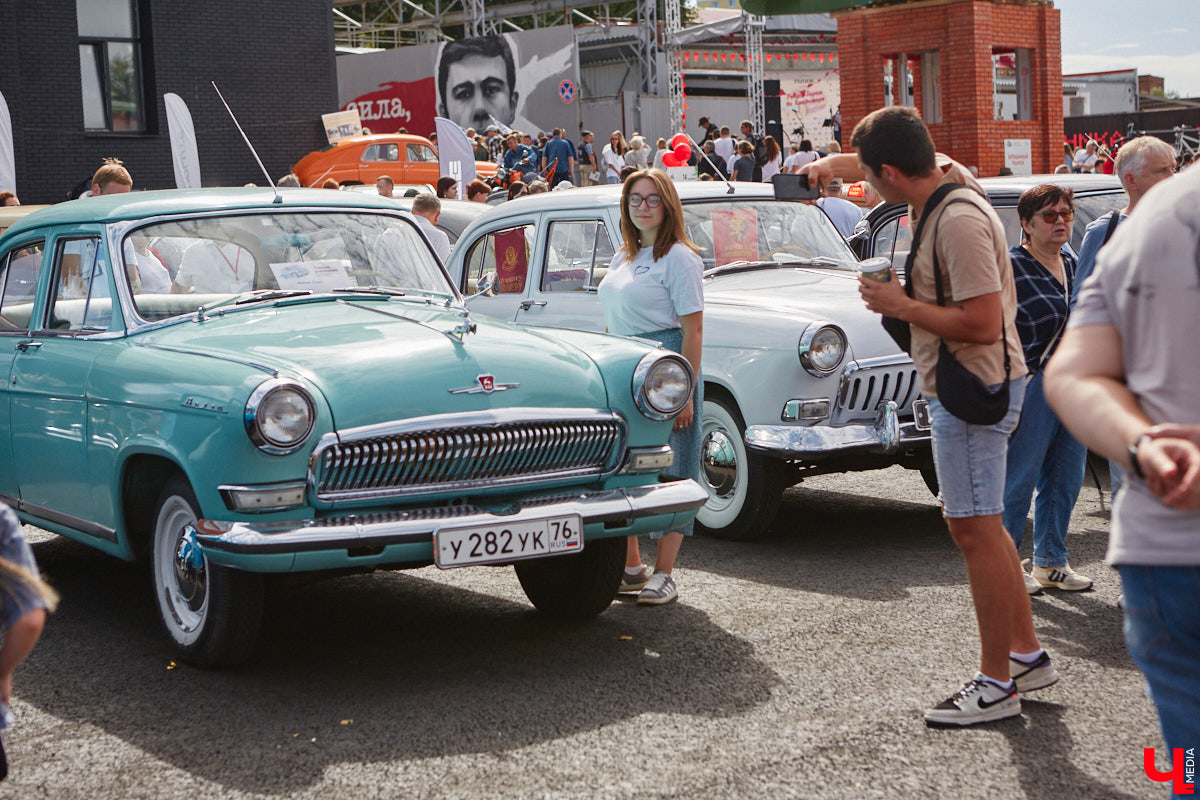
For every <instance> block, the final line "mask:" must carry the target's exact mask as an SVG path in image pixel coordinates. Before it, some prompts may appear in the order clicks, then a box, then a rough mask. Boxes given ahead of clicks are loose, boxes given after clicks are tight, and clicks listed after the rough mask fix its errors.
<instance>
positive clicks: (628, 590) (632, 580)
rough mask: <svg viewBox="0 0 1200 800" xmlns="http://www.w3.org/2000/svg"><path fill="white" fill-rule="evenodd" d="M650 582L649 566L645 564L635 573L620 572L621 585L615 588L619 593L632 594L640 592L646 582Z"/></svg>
mask: <svg viewBox="0 0 1200 800" xmlns="http://www.w3.org/2000/svg"><path fill="white" fill-rule="evenodd" d="M649 582H650V568H649V567H647V566H646V565H645V564H643V565H642V568H641V570H640V571H639V572H638V573H637V574H636V575H630V574H629V573H628V572H622V573H621V586H620V588H618V589H617V592H618V593H620V594H632V593H635V592H640V591H641V590H642V588H643V587H645V585H646V584H647V583H649Z"/></svg>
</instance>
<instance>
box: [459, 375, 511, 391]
mask: <svg viewBox="0 0 1200 800" xmlns="http://www.w3.org/2000/svg"><path fill="white" fill-rule="evenodd" d="M475 381H476V382H477V384H478V385H477V386H467V387H464V388H462V389H451V390H450V394H491V393H492V392H503V391H506V390H508V389H515V388H517V387H518V386H520V385H521V384H519V383H496V377H495V376H494V375H479V376H477V377H476V378H475Z"/></svg>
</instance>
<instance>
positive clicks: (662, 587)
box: [637, 569, 679, 606]
mask: <svg viewBox="0 0 1200 800" xmlns="http://www.w3.org/2000/svg"><path fill="white" fill-rule="evenodd" d="M678 597H679V592H678V591H676V589H675V581H674V580H672V579H671V576H670V575H668V574H667V573H665V572H663V571H662V570H661V569H656V570H654V574H653V575H651V576H650V582H649V583H647V584H646V588H645V589H642V591H640V592H638V599H637V601H638V605H639V606H661V605H664V604H666V603H669V602H671V601H672V600H675V599H676V598H678Z"/></svg>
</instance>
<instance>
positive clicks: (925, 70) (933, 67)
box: [921, 50, 942, 124]
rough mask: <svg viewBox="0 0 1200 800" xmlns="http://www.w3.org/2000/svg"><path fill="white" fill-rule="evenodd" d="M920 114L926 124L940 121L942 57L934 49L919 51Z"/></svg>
mask: <svg viewBox="0 0 1200 800" xmlns="http://www.w3.org/2000/svg"><path fill="white" fill-rule="evenodd" d="M921 116H922V117H923V118H924V119H925V122H926V123H927V124H933V123H937V122H941V121H942V59H941V55H940V54H939V53H938V51H936V50H932V51H930V52H928V53H921Z"/></svg>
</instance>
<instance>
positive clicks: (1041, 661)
mask: <svg viewBox="0 0 1200 800" xmlns="http://www.w3.org/2000/svg"><path fill="white" fill-rule="evenodd" d="M1008 672H1009V674H1010V675H1012V679H1013V680H1014V681H1016V682H1017V691H1018V692H1021V693H1024V692H1032V691H1035V690H1037V689H1045V688H1046V687H1047V686H1053V685H1054V684H1056V683H1058V670H1056V669H1055V668H1054V665H1053V664H1051V663H1050V654H1049V653H1047V652H1046V651H1044V650H1043V651H1042V654H1041V655H1040V656H1038V658H1037V660H1036V661H1034V662H1033V663H1032V664H1026V663H1025V662H1024V661H1018V660H1016V659H1015V658H1010V659H1009V660H1008Z"/></svg>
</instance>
